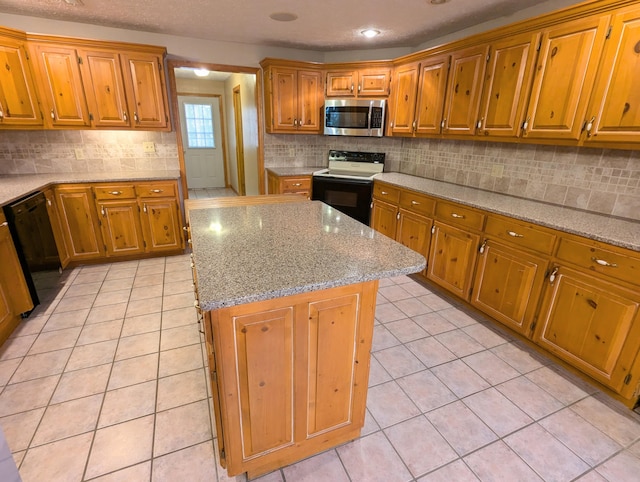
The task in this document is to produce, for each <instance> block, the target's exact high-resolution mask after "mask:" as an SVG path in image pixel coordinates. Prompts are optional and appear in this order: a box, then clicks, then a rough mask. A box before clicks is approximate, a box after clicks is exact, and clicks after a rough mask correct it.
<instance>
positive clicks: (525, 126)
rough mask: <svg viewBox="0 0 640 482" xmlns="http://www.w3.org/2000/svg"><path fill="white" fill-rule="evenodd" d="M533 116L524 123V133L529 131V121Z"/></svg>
mask: <svg viewBox="0 0 640 482" xmlns="http://www.w3.org/2000/svg"><path fill="white" fill-rule="evenodd" d="M530 120H531V117H527V120H526V121H524V122H523V123H522V134H523V135H525V134H526V133H527V129H528V128H529V121H530Z"/></svg>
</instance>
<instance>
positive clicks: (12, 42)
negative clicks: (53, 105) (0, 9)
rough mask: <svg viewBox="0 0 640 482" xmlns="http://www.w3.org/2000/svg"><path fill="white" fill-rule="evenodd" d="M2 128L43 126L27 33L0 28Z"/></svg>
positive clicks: (0, 126) (0, 110)
mask: <svg viewBox="0 0 640 482" xmlns="http://www.w3.org/2000/svg"><path fill="white" fill-rule="evenodd" d="M0 65H3V66H4V67H3V68H2V69H0V128H23V127H42V126H43V120H42V113H41V111H40V105H39V102H38V96H37V93H36V86H35V83H34V81H33V73H32V70H31V64H30V63H29V61H28V55H27V50H26V35H25V34H24V33H22V32H19V31H16V30H11V29H5V28H0Z"/></svg>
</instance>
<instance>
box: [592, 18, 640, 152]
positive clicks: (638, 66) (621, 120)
mask: <svg viewBox="0 0 640 482" xmlns="http://www.w3.org/2000/svg"><path fill="white" fill-rule="evenodd" d="M598 72H599V73H598V77H597V79H596V84H595V87H594V91H593V94H592V96H591V105H590V106H589V109H588V111H587V117H588V122H587V128H586V136H587V141H590V140H593V141H610V142H640V82H639V80H640V7H638V6H634V7H630V8H627V9H624V10H622V11H620V12H619V13H618V14H617V15H615V16H614V17H613V21H612V26H611V33H610V36H609V39H608V40H607V42H606V45H605V50H604V53H603V59H602V63H601V64H600V69H599V71H598Z"/></svg>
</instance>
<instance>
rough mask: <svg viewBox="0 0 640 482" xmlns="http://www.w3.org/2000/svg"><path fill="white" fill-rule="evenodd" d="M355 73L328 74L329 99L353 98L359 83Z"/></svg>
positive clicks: (351, 71)
mask: <svg viewBox="0 0 640 482" xmlns="http://www.w3.org/2000/svg"><path fill="white" fill-rule="evenodd" d="M356 79H357V74H356V72H355V71H353V70H350V71H345V72H327V97H353V96H355V88H356V82H357V80H356Z"/></svg>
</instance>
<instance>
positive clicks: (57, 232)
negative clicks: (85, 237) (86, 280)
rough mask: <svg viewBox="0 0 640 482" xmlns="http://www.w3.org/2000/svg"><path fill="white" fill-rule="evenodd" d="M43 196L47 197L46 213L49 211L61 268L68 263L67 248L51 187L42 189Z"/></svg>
mask: <svg viewBox="0 0 640 482" xmlns="http://www.w3.org/2000/svg"><path fill="white" fill-rule="evenodd" d="M44 196H45V198H46V199H47V213H49V221H50V223H51V231H53V238H54V240H55V244H56V248H57V249H58V257H59V258H60V265H61V266H62V268H66V267H67V265H68V264H69V250H68V249H67V245H66V243H65V240H64V234H63V232H62V223H61V221H60V214H59V211H58V204H57V202H56V197H55V194H54V192H53V189H47V190H46V191H44Z"/></svg>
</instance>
